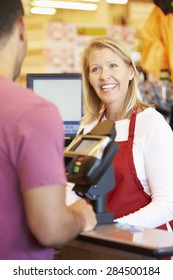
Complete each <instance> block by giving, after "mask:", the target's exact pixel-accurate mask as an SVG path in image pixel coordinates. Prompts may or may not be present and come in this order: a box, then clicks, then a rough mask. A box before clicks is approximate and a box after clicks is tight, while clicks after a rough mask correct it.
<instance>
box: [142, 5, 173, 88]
mask: <svg viewBox="0 0 173 280" xmlns="http://www.w3.org/2000/svg"><path fill="white" fill-rule="evenodd" d="M142 37H143V50H142V57H141V66H142V68H143V69H144V70H146V71H147V72H151V73H154V74H155V76H156V77H157V78H158V79H159V78H160V70H161V69H168V70H169V71H170V74H171V80H172V84H173V14H172V13H170V14H167V15H165V14H164V13H163V11H162V10H161V9H160V8H159V7H158V6H155V7H154V9H153V10H152V12H151V14H150V15H149V17H148V19H147V21H146V23H145V26H144V29H143V33H142Z"/></svg>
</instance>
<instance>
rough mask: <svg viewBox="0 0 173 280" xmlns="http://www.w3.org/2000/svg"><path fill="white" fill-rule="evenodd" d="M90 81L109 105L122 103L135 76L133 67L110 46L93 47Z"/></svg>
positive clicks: (90, 61)
mask: <svg viewBox="0 0 173 280" xmlns="http://www.w3.org/2000/svg"><path fill="white" fill-rule="evenodd" d="M88 63H89V81H90V83H91V85H92V87H93V88H94V90H95V92H96V94H97V95H98V97H99V98H100V99H101V100H102V101H103V102H104V103H106V104H107V105H108V104H112V103H116V104H117V105H122V103H123V101H124V99H125V97H126V94H127V90H128V86H129V81H130V80H132V79H133V77H134V71H133V68H132V67H130V66H129V65H127V64H126V63H125V62H124V61H123V59H122V58H121V57H120V56H118V55H117V54H116V53H114V52H113V51H112V50H110V49H109V48H103V49H99V48H98V49H93V50H92V51H91V53H90V55H89V61H88Z"/></svg>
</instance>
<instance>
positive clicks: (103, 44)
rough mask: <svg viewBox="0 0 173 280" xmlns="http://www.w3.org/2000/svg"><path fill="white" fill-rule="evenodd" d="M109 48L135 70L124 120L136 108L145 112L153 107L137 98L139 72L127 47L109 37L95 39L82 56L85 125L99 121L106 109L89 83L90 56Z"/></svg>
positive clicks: (123, 110)
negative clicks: (93, 52) (97, 50)
mask: <svg viewBox="0 0 173 280" xmlns="http://www.w3.org/2000/svg"><path fill="white" fill-rule="evenodd" d="M104 48H108V49H110V50H111V51H113V52H114V53H115V54H117V55H118V56H120V57H121V59H122V60H123V61H124V62H125V63H126V64H127V65H129V66H130V67H132V68H133V70H134V78H133V79H132V80H131V81H130V82H129V87H128V91H127V95H126V98H125V101H124V104H123V108H122V110H121V115H122V118H128V117H129V116H130V115H131V113H132V110H133V108H134V107H135V106H138V107H139V108H140V109H141V110H144V109H145V108H147V107H150V106H151V105H149V104H146V103H144V102H142V101H141V100H140V99H139V98H138V97H137V83H138V71H137V69H136V66H135V63H134V62H133V60H132V59H131V57H130V54H129V53H128V52H127V50H126V49H125V47H124V46H123V45H122V44H121V43H120V42H118V41H117V40H115V39H113V38H112V37H109V36H99V37H95V38H93V39H92V40H91V41H90V42H89V44H88V45H87V46H86V48H85V49H84V51H83V54H82V82H83V111H84V116H83V118H82V123H83V124H89V123H91V122H93V121H94V120H96V119H98V118H99V117H100V115H101V114H102V112H103V111H104V109H105V104H104V103H103V102H102V100H100V98H99V97H98V96H97V94H96V92H95V90H94V89H93V87H92V86H91V84H90V82H89V56H90V53H91V51H93V50H94V49H104Z"/></svg>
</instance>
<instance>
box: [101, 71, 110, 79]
mask: <svg viewBox="0 0 173 280" xmlns="http://www.w3.org/2000/svg"><path fill="white" fill-rule="evenodd" d="M109 77H110V73H109V71H108V70H107V69H105V68H102V69H101V71H100V80H105V79H107V78H109Z"/></svg>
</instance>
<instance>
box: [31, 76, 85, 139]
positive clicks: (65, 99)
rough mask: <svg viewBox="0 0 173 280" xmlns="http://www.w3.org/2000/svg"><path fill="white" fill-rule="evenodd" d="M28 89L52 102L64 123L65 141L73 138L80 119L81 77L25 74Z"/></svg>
mask: <svg viewBox="0 0 173 280" xmlns="http://www.w3.org/2000/svg"><path fill="white" fill-rule="evenodd" d="M26 84H27V87H28V88H31V89H33V90H34V92H35V93H36V94H38V95H40V96H42V97H44V98H45V99H47V100H49V101H51V102H53V103H54V104H55V105H56V106H57V107H58V109H59V111H60V114H61V117H62V120H63V122H64V133H65V137H66V139H68V138H70V139H71V138H73V137H74V136H75V135H76V133H77V131H78V128H79V122H80V119H81V117H82V77H81V74H77V73H74V74H73V73H68V74H67V73H66V74H59V73H58V74H56V73H53V74H51V73H44V74H38V73H37V74H27V75H26Z"/></svg>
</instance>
